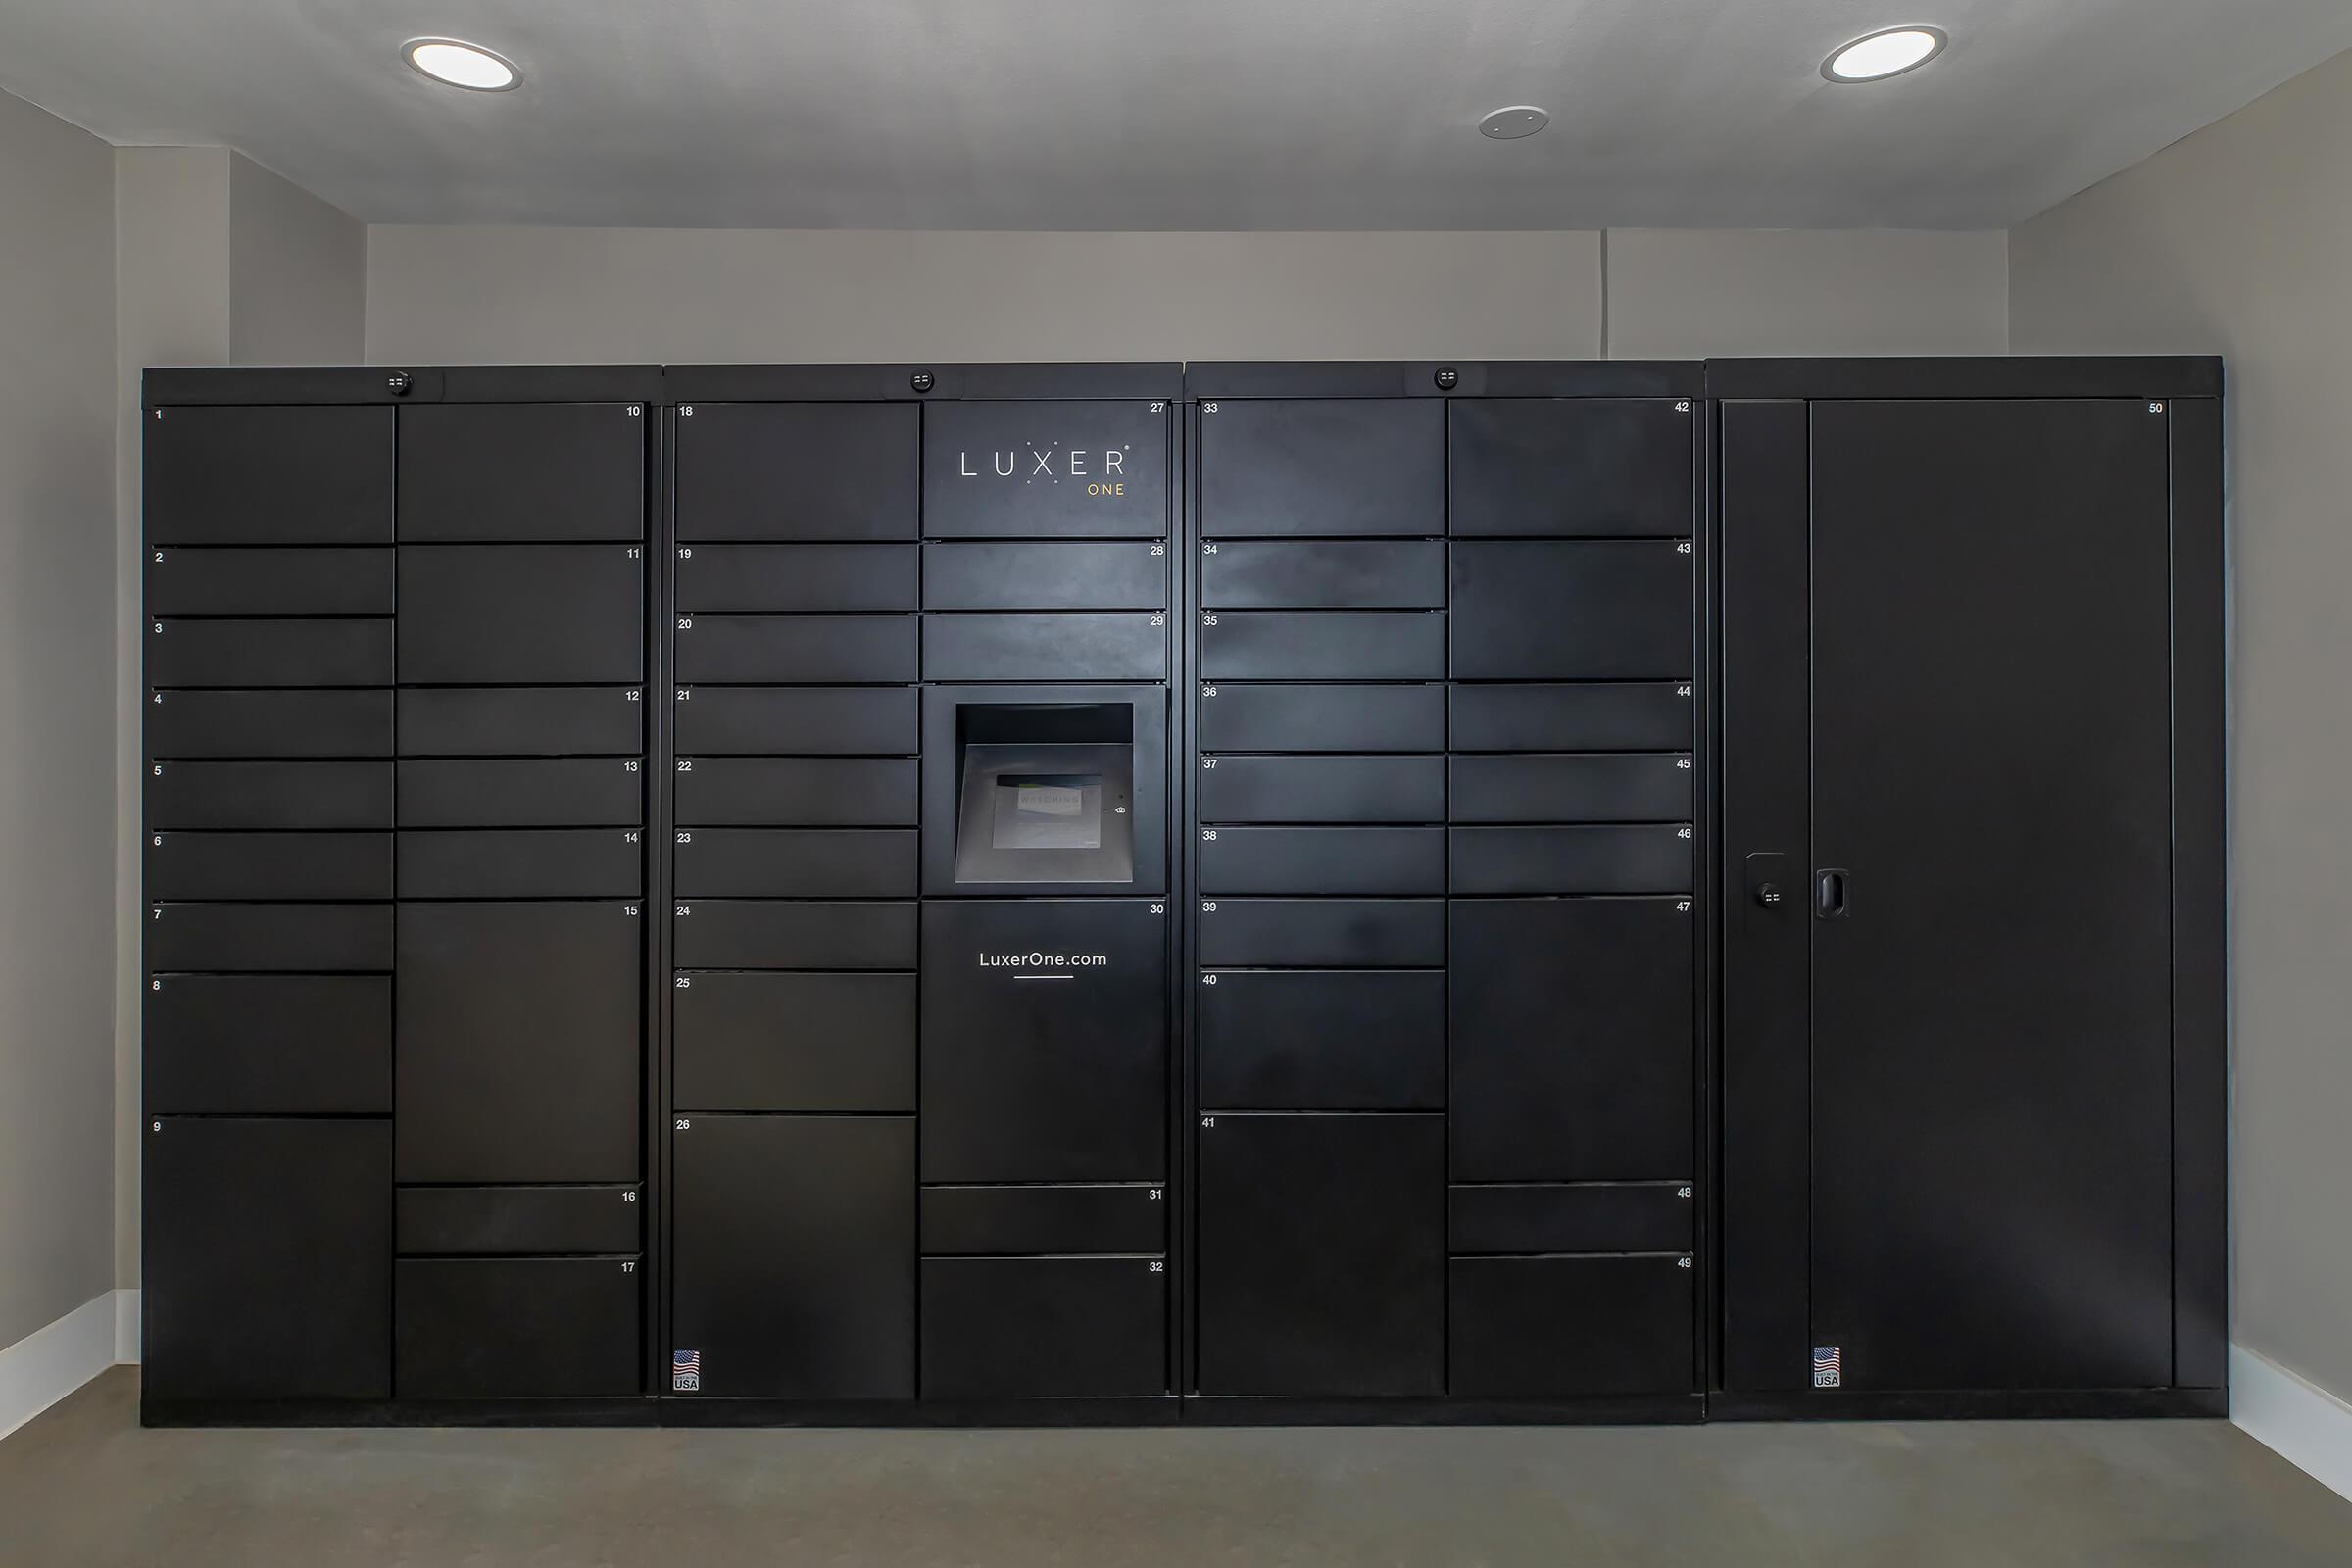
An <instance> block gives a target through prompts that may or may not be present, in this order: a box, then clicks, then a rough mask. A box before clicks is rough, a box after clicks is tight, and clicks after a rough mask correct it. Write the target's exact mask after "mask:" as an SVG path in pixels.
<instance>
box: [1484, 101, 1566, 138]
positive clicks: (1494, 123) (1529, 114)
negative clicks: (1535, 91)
mask: <svg viewBox="0 0 2352 1568" xmlns="http://www.w3.org/2000/svg"><path fill="white" fill-rule="evenodd" d="M1550 123H1551V117H1550V116H1549V115H1547V114H1545V113H1544V111H1543V110H1541V109H1538V108H1537V107H1536V106H1535V105H1534V104H1513V105H1511V106H1510V107H1509V108H1508V109H1497V110H1495V112H1494V113H1493V114H1491V115H1489V116H1487V118H1486V119H1484V120H1482V121H1480V122H1479V123H1478V133H1479V134H1480V135H1481V136H1490V137H1493V138H1494V139H1495V140H1496V141H1517V140H1518V139H1519V138H1520V137H1522V136H1533V135H1534V134H1535V133H1536V132H1537V131H1539V130H1542V129H1543V128H1544V126H1545V125H1548V124H1550Z"/></svg>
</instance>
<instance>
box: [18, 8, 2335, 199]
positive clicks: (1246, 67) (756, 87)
mask: <svg viewBox="0 0 2352 1568" xmlns="http://www.w3.org/2000/svg"><path fill="white" fill-rule="evenodd" d="M1914 22H1930V23H1934V24H1936V25H1941V26H1943V27H1945V28H1947V29H1948V30H1949V31H1950V33H1951V34H1952V46H1951V48H1950V50H1949V51H1948V52H1947V53H1946V54H1945V55H1944V56H1943V58H1942V59H1940V60H1938V61H1936V63H1935V64H1933V65H1931V66H1930V67H1928V68H1927V69H1926V70H1924V71H1921V72H1918V73H1915V74H1912V75H1909V76H1904V77H1900V78H1897V79H1894V80H1891V81H1887V82H1882V83H1879V84H1876V85H1874V86H1858V87H1857V86H1834V85H1832V84H1830V83H1829V82H1826V81H1824V80H1823V79H1822V77H1821V75H1820V72H1819V67H1820V63H1821V60H1822V57H1823V56H1824V55H1825V54H1826V53H1827V52H1828V51H1829V50H1830V49H1831V48H1832V47H1834V46H1835V45H1837V44H1838V43H1840V42H1843V41H1844V40H1845V39H1847V38H1850V37H1852V36H1854V35H1856V34H1858V33H1862V32H1866V31H1870V30H1874V29H1875V28H1878V27H1881V26H1885V25H1892V24H1897V23H1914ZM420 34H445V35H454V36H458V37H466V38H472V39H475V40H477V41H479V42H481V43H484V44H486V45H488V46H490V47H492V48H495V49H498V50H500V51H502V52H504V53H506V54H508V55H509V56H511V57H513V58H514V59H515V60H517V61H518V62H520V63H521V65H522V67H523V70H524V73H525V79H524V82H523V85H522V87H521V88H520V89H519V90H517V91H515V92H509V93H493V94H477V93H466V92H460V91H456V90H454V89H450V88H446V87H439V86H436V85H434V84H432V83H430V82H427V81H425V80H423V79H422V78H420V77H418V76H417V75H416V74H415V73H412V72H410V71H409V70H408V69H407V68H406V67H405V66H404V65H402V64H401V62H400V60H399V58H398V54H399V46H400V44H401V42H402V41H403V40H404V39H406V38H409V37H413V36H417V35H420ZM2345 48H2352V4H2348V3H2347V0H1916V4H1915V0H0V87H4V88H6V89H7V90H8V91H11V92H14V93H17V94H19V95H20V96H23V97H25V98H28V99H30V100H31V101H32V102H34V103H36V104H39V105H41V106H43V107H44V108H47V109H49V110H51V111H53V112H54V113H57V114H59V115H62V116H64V117H65V118H66V119H68V120H71V121H73V122H74V123H78V124H81V125H85V126H87V127H89V128H90V129H92V130H95V131H97V132H98V133H99V134H100V135H102V136H105V137H107V138H109V139H110V140H113V141H117V142H122V143H150V142H165V143H177V142H198V143H225V144H227V145H229V146H232V147H236V148H238V149H240V150H242V151H244V152H245V153H247V154H249V155H250V156H252V157H253V158H254V159H256V160H257V161H259V162H261V163H263V164H266V165H268V166H270V168H272V169H275V170H277V171H278V172H281V173H283V174H285V175H287V176H288V177H290V178H292V179H294V180H296V181H297V182H299V183H301V184H303V185H305V186H308V187H309V188H310V189H312V190H314V191H316V192H318V193H319V195H321V196H324V197H326V198H327V199H328V200H330V201H332V202H334V203H336V204H337V205H339V206H341V207H343V208H344V209H345V210H347V211H348V212H350V213H352V214H353V215H354V216H356V217H359V218H362V219H365V220H367V221H371V222H490V221H505V222H539V223H613V224H648V225H654V224H675V225H692V226H711V227H734V226H758V227H796V228H797V227H846V228H1105V229H1152V228H1158V229H1171V228H1172V229H1188V228H1195V229H1226V228H1278V229H1280V228H1364V229H1382V228H1582V227H1594V226H1602V225H1625V226H1633V225H1660V226H1750V225H1768V226H1790V227H1799V226H1801V227H1844V226H1890V227H1962V228H1965V227H1997V226H2002V225H2006V224H2008V223H2011V222H2014V221H2018V220H2020V219H2023V218H2026V217H2028V216H2030V215H2032V214H2034V213H2035V212H2038V211H2040V210H2041V209H2042V208H2044V207H2047V206H2049V205H2051V204H2052V203H2054V202H2056V201H2058V200H2060V199H2062V198H2064V197H2066V196H2068V195H2071V194H2072V193H2074V192H2075V191H2077V190H2080V189H2082V187H2083V186H2085V185H2088V184H2090V183H2092V182H2094V181H2096V180H2098V179H2100V178H2102V177H2104V176H2105V175H2107V174H2109V173H2112V172H2115V171H2116V170H2119V169H2122V168H2124V167H2126V166H2128V165H2130V164H2132V163H2134V162H2136V161H2138V160H2139V159H2141V158H2143V157H2145V156H2146V155H2148V154H2149V153H2152V152H2154V151H2156V150H2157V149H2158V148H2160V147H2162V146H2164V145H2165V144H2166V143H2167V142H2170V141H2173V140H2175V139H2177V138H2178V137H2180V136H2182V135H2185V134H2187V133H2188V132H2189V131H2192V130H2195V129H2197V128H2198V127H2200V126H2202V125H2205V124H2207V123H2211V122H2212V121H2214V120H2216V119H2218V118H2220V117H2221V116H2223V115H2225V114H2227V113H2229V111H2230V110H2232V109H2235V108H2237V107H2238V106H2239V105H2241V104H2243V103H2245V102H2247V101H2248V100H2249V99H2251V98H2253V97H2255V96H2257V95H2259V94H2260V93H2262V92H2263V91H2265V90H2267V89H2268V88H2270V87H2272V86H2274V85H2276V84H2277V83H2278V82H2280V81H2282V80H2284V79H2285V78H2287V77H2288V76H2290V75H2293V74H2295V73H2298V72H2300V71H2303V70H2305V69H2307V68H2308V67H2310V66H2313V65H2316V64H2318V63H2319V62H2320V61H2321V60H2323V59H2326V58H2327V56H2329V55H2331V54H2334V53H2336V52H2337V51H2339V50H2342V49H2345ZM1514 103H1534V104H1539V105H1542V106H1544V107H1545V108H1547V109H1548V110H1550V112H1551V116H1552V123H1551V128H1550V129H1548V130H1546V131H1544V133H1543V134H1541V135H1539V136H1536V137H1534V138H1532V139H1529V140H1526V141H1512V142H1496V141H1489V140H1487V139H1485V138H1483V137H1481V136H1480V135H1478V134H1477V132H1476V130H1475V128H1474V127H1475V125H1476V123H1477V121H1478V119H1479V117H1480V116H1481V115H1482V114H1484V113H1486V112H1487V111H1488V110H1490V109H1494V108H1495V107H1497V106H1499V105H1504V104H1514Z"/></svg>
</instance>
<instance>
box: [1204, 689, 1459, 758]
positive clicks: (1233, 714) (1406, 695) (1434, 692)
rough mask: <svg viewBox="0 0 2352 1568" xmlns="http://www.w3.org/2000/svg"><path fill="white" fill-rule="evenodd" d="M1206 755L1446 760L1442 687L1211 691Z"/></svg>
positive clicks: (1207, 693) (1206, 707) (1206, 694)
mask: <svg viewBox="0 0 2352 1568" xmlns="http://www.w3.org/2000/svg"><path fill="white" fill-rule="evenodd" d="M1200 714H1201V750H1202V751H1204V752H1442V751H1444V750H1445V749H1446V688H1445V687H1443V686H1314V685H1305V686H1284V685H1233V684H1229V683H1228V684H1211V685H1207V686H1204V687H1202V688H1201V706H1200Z"/></svg>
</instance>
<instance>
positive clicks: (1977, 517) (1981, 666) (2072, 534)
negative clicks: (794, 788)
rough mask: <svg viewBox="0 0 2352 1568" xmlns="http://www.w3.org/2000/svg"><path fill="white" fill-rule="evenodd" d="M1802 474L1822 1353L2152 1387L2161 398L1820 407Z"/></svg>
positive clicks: (2167, 1135)
mask: <svg viewBox="0 0 2352 1568" xmlns="http://www.w3.org/2000/svg"><path fill="white" fill-rule="evenodd" d="M1812 482H1813V504H1812V563H1813V568H1812V575H1813V582H1812V602H1813V650H1812V652H1813V671H1812V691H1813V723H1812V772H1813V834H1814V854H1813V859H1814V866H1815V867H1816V868H1818V870H1817V873H1816V875H1815V877H1814V882H1813V886H1812V887H1811V888H1810V889H1809V890H1808V892H1809V897H1810V901H1811V905H1812V909H1811V912H1812V914H1813V916H1814V918H1812V920H1811V921H1810V926H1811V931H1812V976H1813V984H1812V1007H1813V1032H1812V1083H1813V1101H1812V1137H1813V1145H1812V1148H1813V1164H1812V1238H1813V1257H1812V1308H1811V1320H1812V1337H1813V1339H1814V1342H1815V1344H1816V1345H1819V1346H1836V1347H1838V1349H1839V1355H1840V1361H1841V1363H1842V1368H1841V1369H1842V1374H1843V1379H1844V1382H1845V1384H1846V1385H1847V1386H1849V1387H1864V1388H1901V1389H1961V1388H2043V1389H2053V1388H2066V1389H2088V1388H2112V1387H2147V1386H2155V1385H2162V1384H2166V1383H2169V1382H2170V1381H2171V1374H2172V1299H2171V1293H2172V1267H2173V1258H2172V1244H2173V1236H2172V1224H2171V1213H2172V1209H2171V1205H2172V1190H2171V1136H2172V1109H2173V1107H2172V1101H2171V1057H2170V1025H2171V1003H2170V989H2169V987H2170V975H2169V965H2170V953H2169V935H2170V933H2169V925H2168V918H2169V907H2170V896H2171V881H2170V878H2171V861H2170V833H2171V796H2170V784H2169V779H2170V767H2171V750H2170V746H2171V737H2170V727H2169V726H2170V717H2169V704H2170V687H2169V674H2168V670H2169V654H2168V635H2169V622H2168V616H2169V604H2168V594H2169V586H2170V580H2169V572H2170V561H2169V549H2170V539H2169V518H2170V511H2169V508H2170V495H2169V487H2168V476H2167V429H2166V420H2165V418H2164V417H2163V416H2162V409H2161V406H2160V405H2154V406H2152V405H2149V404H2147V403H2144V402H2139V401H2121V400H2118V401H2076V402H2024V401H2021V402H1990V401H1985V402H1884V403H1817V404H1815V405H1814V406H1813V411H1812Z"/></svg>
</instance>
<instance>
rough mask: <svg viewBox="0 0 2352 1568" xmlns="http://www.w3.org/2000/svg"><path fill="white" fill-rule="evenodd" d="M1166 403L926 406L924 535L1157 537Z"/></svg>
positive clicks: (1161, 527)
mask: <svg viewBox="0 0 2352 1568" xmlns="http://www.w3.org/2000/svg"><path fill="white" fill-rule="evenodd" d="M1168 423H1169V417H1168V413H1167V404H1166V403H1165V402H1159V403H1149V402H1130V401H1120V402H1110V401H1104V402H1093V403H1056V402H1045V401H1039V402H1019V403H982V402H973V403H934V404H932V405H930V406H929V407H927V408H926V409H925V410H924V411H923V532H924V533H926V534H928V535H930V536H932V537H934V538H951V539H969V538H1033V539H1036V538H1073V537H1074V538H1082V539H1083V538H1094V539H1113V538H1158V537H1161V536H1163V535H1165V534H1166V533H1167V532H1168Z"/></svg>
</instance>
